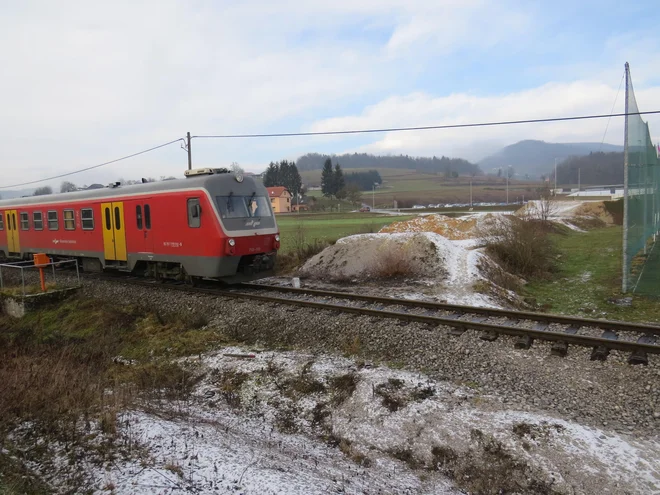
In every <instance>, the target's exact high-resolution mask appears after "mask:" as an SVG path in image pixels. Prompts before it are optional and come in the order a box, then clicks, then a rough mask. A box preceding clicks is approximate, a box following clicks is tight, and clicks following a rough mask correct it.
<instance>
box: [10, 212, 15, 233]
mask: <svg viewBox="0 0 660 495" xmlns="http://www.w3.org/2000/svg"><path fill="white" fill-rule="evenodd" d="M11 230H13V231H14V232H15V231H16V213H12V214H11Z"/></svg>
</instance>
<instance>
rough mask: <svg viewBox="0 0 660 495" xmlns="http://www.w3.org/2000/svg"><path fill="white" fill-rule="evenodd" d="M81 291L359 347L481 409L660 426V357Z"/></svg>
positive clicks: (229, 326)
mask: <svg viewBox="0 0 660 495" xmlns="http://www.w3.org/2000/svg"><path fill="white" fill-rule="evenodd" d="M84 294H85V295H87V296H90V297H97V298H103V299H108V298H109V299H111V300H112V301H115V302H116V303H117V304H135V303H144V304H148V305H150V306H152V307H154V308H158V309H160V310H162V311H175V312H183V313H190V314H195V313H204V314H206V315H208V316H209V317H210V318H211V325H213V326H215V327H217V328H218V330H219V331H222V332H223V333H224V334H226V335H227V336H229V337H232V338H235V339H237V340H240V341H244V342H246V343H249V344H261V345H265V346H269V347H281V348H301V349H306V350H308V351H311V352H318V353H340V354H356V355H357V356H358V357H360V358H362V359H366V360H371V361H380V362H383V363H389V364H390V365H392V366H395V367H405V368H407V369H410V370H419V371H423V372H424V373H427V374H429V375H431V376H432V377H434V378H435V379H440V380H447V381H450V382H453V383H455V384H462V385H466V386H468V387H470V388H471V389H473V390H474V391H475V392H476V394H477V396H478V397H479V399H480V400H479V404H480V407H483V408H488V409H490V410H512V409H513V410H521V411H530V412H545V413H548V414H550V415H554V416H556V417H558V418H562V419H566V420H574V421H577V422H579V423H582V424H585V425H590V426H596V427H600V428H605V429H609V430H613V431H617V432H619V433H626V434H631V435H635V436H637V435H639V436H644V437H648V436H654V435H657V428H658V426H660V360H659V359H658V357H657V356H650V364H649V366H630V365H628V364H627V363H626V360H627V357H628V356H627V355H625V354H623V353H620V352H618V351H612V353H611V354H610V356H609V358H608V360H607V361H605V362H598V361H590V360H589V356H590V352H591V350H590V349H585V348H577V347H573V346H571V347H570V349H569V353H568V356H567V357H565V358H560V357H557V356H552V355H551V354H550V346H551V344H550V343H541V342H535V343H534V346H533V347H532V349H530V350H517V349H514V346H513V344H514V341H515V339H514V338H513V337H506V336H501V337H500V338H499V339H498V340H497V341H495V342H484V341H482V340H480V339H479V338H478V334H477V333H476V332H473V331H467V332H465V333H464V334H463V335H461V336H460V337H452V336H450V335H448V329H447V328H442V327H440V328H432V327H429V326H427V325H423V324H417V323H408V324H406V323H400V322H398V321H395V320H388V319H379V318H373V317H366V316H356V315H351V314H342V313H337V312H329V311H321V310H314V309H306V308H298V307H293V306H285V305H277V304H264V303H258V302H254V301H248V300H245V301H243V300H236V299H232V298H222V297H215V296H209V295H195V294H184V293H181V292H178V291H169V290H163V289H162V288H158V287H155V288H153V289H152V288H145V287H136V286H131V285H128V284H123V283H120V282H107V281H98V280H93V279H85V280H84Z"/></svg>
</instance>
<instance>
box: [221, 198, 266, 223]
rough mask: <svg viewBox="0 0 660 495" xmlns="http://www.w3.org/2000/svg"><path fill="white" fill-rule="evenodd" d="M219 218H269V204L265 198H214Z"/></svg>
mask: <svg viewBox="0 0 660 495" xmlns="http://www.w3.org/2000/svg"><path fill="white" fill-rule="evenodd" d="M215 202H216V204H217V205H218V210H219V211H220V217H221V218H223V219H224V218H254V217H261V218H263V217H270V216H272V213H271V211H270V204H268V199H267V198H266V197H265V196H255V195H252V196H235V195H233V194H232V195H231V196H216V197H215Z"/></svg>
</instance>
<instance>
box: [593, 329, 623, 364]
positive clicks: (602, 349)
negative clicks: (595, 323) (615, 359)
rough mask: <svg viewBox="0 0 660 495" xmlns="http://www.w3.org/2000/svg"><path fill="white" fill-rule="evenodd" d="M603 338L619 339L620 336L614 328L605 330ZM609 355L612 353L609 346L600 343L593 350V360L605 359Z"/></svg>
mask: <svg viewBox="0 0 660 495" xmlns="http://www.w3.org/2000/svg"><path fill="white" fill-rule="evenodd" d="M601 338H603V339H609V340H619V337H618V335H617V334H616V332H613V331H612V330H604V331H603V335H602V336H601ZM609 355H610V349H609V348H608V347H607V346H604V345H599V346H596V347H594V348H593V350H592V351H591V360H592V361H605V360H606V359H607V356H609Z"/></svg>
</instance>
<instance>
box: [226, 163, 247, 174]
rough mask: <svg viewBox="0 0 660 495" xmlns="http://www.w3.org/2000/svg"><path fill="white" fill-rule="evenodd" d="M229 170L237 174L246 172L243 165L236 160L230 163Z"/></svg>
mask: <svg viewBox="0 0 660 495" xmlns="http://www.w3.org/2000/svg"><path fill="white" fill-rule="evenodd" d="M229 170H231V171H232V172H234V173H235V174H244V173H245V170H243V167H241V166H240V165H239V164H238V163H236V162H231V165H229Z"/></svg>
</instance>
